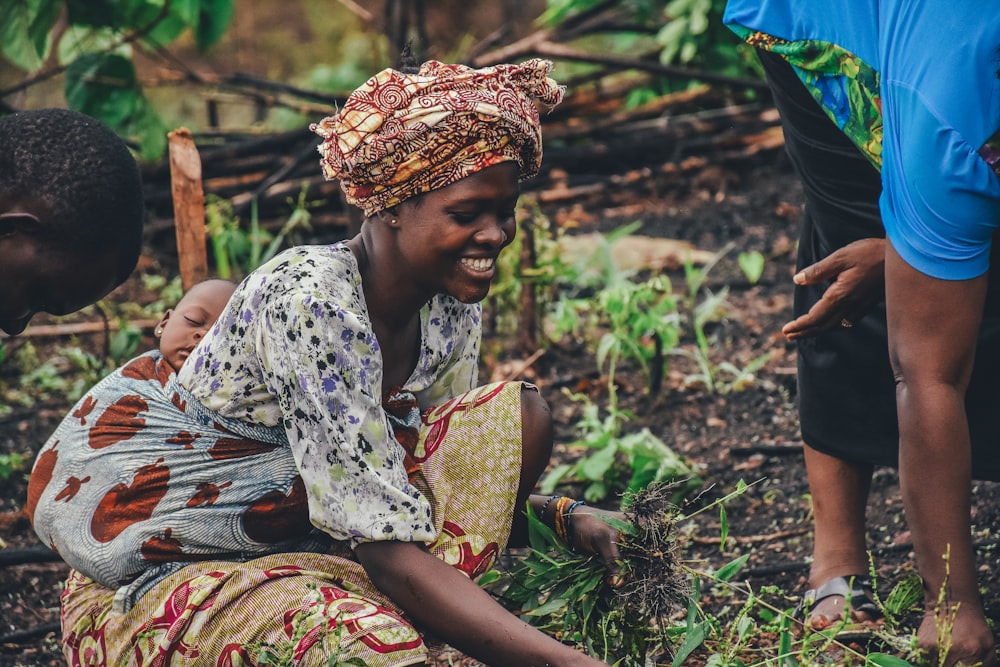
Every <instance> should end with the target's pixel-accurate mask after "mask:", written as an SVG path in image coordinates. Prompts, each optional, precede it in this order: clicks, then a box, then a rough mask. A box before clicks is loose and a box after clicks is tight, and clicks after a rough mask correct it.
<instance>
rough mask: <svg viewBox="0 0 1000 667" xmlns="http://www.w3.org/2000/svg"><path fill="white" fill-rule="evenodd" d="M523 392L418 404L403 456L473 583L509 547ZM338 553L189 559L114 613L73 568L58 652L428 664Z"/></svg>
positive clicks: (503, 388)
mask: <svg viewBox="0 0 1000 667" xmlns="http://www.w3.org/2000/svg"><path fill="white" fill-rule="evenodd" d="M523 386H524V385H522V384H521V383H519V382H515V383H499V384H495V385H489V386H486V387H482V388H480V389H477V390H473V391H471V392H468V393H467V394H465V395H463V396H460V397H458V398H455V399H453V400H451V401H449V402H447V403H445V404H442V405H440V406H437V407H435V408H434V409H432V410H429V411H426V412H425V413H424V414H423V416H422V418H421V420H420V426H419V433H418V437H417V438H416V439H415V441H414V446H413V449H412V451H408V452H407V454H408V456H409V457H410V459H411V460H412V461H413V462H414V463H415V464H416V468H415V471H414V474H413V476H412V481H413V484H414V485H415V486H416V487H417V488H419V489H420V490H421V492H422V493H423V494H424V495H425V496H426V497H428V498H432V499H433V515H434V524H435V530H436V538H435V539H434V540H433V541H432V542H431V543H430V545H429V547H430V550H431V552H432V553H433V554H434V555H435V556H437V557H438V558H440V559H441V560H443V561H445V562H447V563H448V564H450V565H452V566H453V567H455V568H457V569H459V570H461V571H462V572H464V573H465V574H467V575H468V576H469V577H470V578H472V579H478V578H479V577H480V576H481V575H482V574H483V573H484V572H486V571H487V570H488V569H489V568H490V567H491V566H492V564H493V562H494V560H495V559H496V556H497V554H498V553H499V552H500V551H502V550H503V549H505V548H506V541H507V538H508V534H509V530H510V524H511V519H512V517H513V512H514V509H515V508H514V504H515V502H516V497H517V489H518V483H519V476H520V460H521V420H520V414H521V413H520V410H521V407H520V406H521V391H522V387H523ZM206 515H207V510H206ZM343 546H344V545H340V547H343ZM338 553H340V555H330V554H319V553H286V554H273V555H268V556H264V557H261V558H257V559H254V560H251V561H249V562H245V563H237V562H231V561H229V562H227V561H208V562H200V563H193V564H189V565H187V566H185V567H184V568H183V569H181V570H180V571H178V572H176V573H174V574H172V575H170V576H168V577H167V578H166V579H163V580H162V581H160V582H159V583H158V584H157V585H156V586H155V587H153V588H152V589H151V590H150V591H149V592H147V593H146V594H145V595H144V596H143V597H142V598H141V599H140V600H139V601H138V602H137V603H136V605H135V606H133V607H132V608H131V609H130V610H129V611H128V612H126V613H124V614H122V613H115V612H113V611H112V606H113V605H112V600H113V598H114V595H115V592H114V590H112V589H109V588H105V587H103V586H101V585H100V584H98V583H96V582H94V581H93V580H91V579H88V578H87V577H85V576H83V575H82V574H79V573H73V574H72V575H71V576H70V578H69V580H68V581H67V585H66V589H65V591H64V592H63V599H62V624H63V633H64V637H63V641H64V644H63V652H64V654H65V656H66V659H67V661H68V663H69V664H70V665H71V666H74V667H75V666H77V665H88V667H110V666H112V665H114V666H118V665H130V666H136V667H139V666H141V667H146V666H153V665H156V666H160V665H168V664H169V665H172V666H173V667H194V666H198V667H208V666H211V665H215V666H216V667H236V666H242V665H255V664H258V662H259V658H260V656H261V654H262V651H263V652H270V653H271V654H272V655H275V654H277V655H282V656H288V657H290V658H291V659H292V660H293V662H292V663H291V664H296V665H301V666H304V667H305V666H312V665H316V666H320V665H322V666H324V667H325V666H326V665H328V664H343V663H345V662H347V661H348V660H352V659H360V660H361V661H363V664H365V665H368V666H369V667H390V666H396V665H411V664H421V663H424V662H426V661H427V652H428V646H427V644H428V639H425V638H423V637H421V636H420V634H419V633H418V632H417V631H416V630H415V629H414V628H413V627H412V625H411V624H410V623H409V622H408V621H407V620H406V619H405V617H404V616H403V614H402V612H401V611H400V610H399V609H398V608H397V607H396V606H395V605H393V604H392V602H390V601H389V600H388V599H386V598H385V597H384V596H383V595H382V594H381V593H379V592H378V591H377V590H376V589H375V588H374V586H373V585H372V583H371V581H370V580H369V579H368V578H367V576H366V575H365V573H364V570H363V569H362V567H361V566H360V565H359V564H358V563H357V562H356V561H354V560H352V559H350V558H349V552H344V551H342V550H340V551H338ZM334 656H336V660H335V661H334V662H332V663H331V659H332V658H334Z"/></svg>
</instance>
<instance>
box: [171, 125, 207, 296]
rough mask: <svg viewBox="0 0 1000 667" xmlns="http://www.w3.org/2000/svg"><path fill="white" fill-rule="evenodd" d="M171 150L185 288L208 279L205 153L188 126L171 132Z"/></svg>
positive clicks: (180, 258) (182, 282) (182, 275)
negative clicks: (203, 171) (202, 152)
mask: <svg viewBox="0 0 1000 667" xmlns="http://www.w3.org/2000/svg"><path fill="white" fill-rule="evenodd" d="M167 142H168V145H169V151H170V191H171V194H172V195H173V200H174V229H175V231H176V233H177V259H178V261H179V263H180V270H181V286H182V287H183V289H184V291H185V292H186V291H188V290H189V289H191V286H192V285H194V284H195V283H198V282H201V281H202V280H205V279H206V278H208V250H207V249H206V247H205V192H204V190H203V189H202V183H201V156H199V155H198V148H197V147H196V146H195V145H194V139H193V138H192V137H191V132H190V130H188V129H187V128H186V127H181V128H177V129H176V130H174V131H173V132H170V133H169V134H167Z"/></svg>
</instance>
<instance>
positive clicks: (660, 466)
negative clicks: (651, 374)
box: [540, 392, 700, 502]
mask: <svg viewBox="0 0 1000 667" xmlns="http://www.w3.org/2000/svg"><path fill="white" fill-rule="evenodd" d="M565 393H566V395H567V396H569V398H570V399H572V400H573V401H577V402H580V403H583V405H584V407H583V413H582V416H581V418H580V420H579V422H578V423H577V425H576V430H577V434H578V436H579V437H578V438H577V440H574V441H573V442H572V443H570V444H569V445H568V447H569V449H571V450H572V449H574V448H584V450H585V453H584V454H583V455H582V456H581V457H580V458H579V459H578V460H577V461H575V462H573V463H563V464H559V465H557V466H555V467H554V468H552V470H550V471H549V472H548V473H547V474H546V475H545V477H544V478H543V479H542V482H541V484H540V487H541V491H542V493H552V491H554V490H555V488H556V487H557V486H558V485H559V484H561V483H565V482H567V481H571V480H579V481H582V482H584V483H585V487H584V491H583V496H584V498H585V499H587V500H588V501H590V502H597V501H600V500H603V499H605V498H607V497H608V496H610V495H612V494H615V493H635V492H637V491H639V490H640V489H643V488H646V487H647V486H649V485H651V484H661V483H665V482H677V481H680V480H684V484H683V485H682V486H683V487H685V489H686V488H693V487H695V486H697V485H698V484H700V479H699V477H698V470H697V468H695V467H694V466H693V465H692V464H691V463H689V462H688V461H687V460H686V459H685V458H684V457H682V456H680V455H679V454H677V453H676V452H675V451H674V450H672V449H671V448H670V447H669V446H667V444H666V443H665V442H663V440H661V439H660V438H658V437H656V436H655V435H654V434H653V432H652V431H650V430H649V429H645V428H644V429H641V430H639V431H635V432H632V433H623V432H622V430H623V425H624V423H625V422H626V421H627V420H628V419H630V418H631V416H632V415H631V413H629V412H628V411H625V410H621V409H619V408H618V406H617V403H616V401H615V399H613V398H612V399H610V405H609V407H608V413H607V414H606V415H605V416H603V417H602V416H601V411H600V407H599V406H598V405H597V404H596V403H594V402H593V401H592V400H591V399H590V398H589V397H588V396H586V395H585V394H573V393H571V392H565ZM679 493H683V489H682V490H680V491H679Z"/></svg>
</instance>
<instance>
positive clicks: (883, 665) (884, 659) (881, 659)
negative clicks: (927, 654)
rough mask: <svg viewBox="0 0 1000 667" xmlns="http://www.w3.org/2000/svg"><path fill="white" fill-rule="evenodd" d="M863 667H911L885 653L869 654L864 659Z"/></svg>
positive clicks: (905, 662)
mask: <svg viewBox="0 0 1000 667" xmlns="http://www.w3.org/2000/svg"><path fill="white" fill-rule="evenodd" d="M865 665H866V666H867V665H877V666H878V667H913V666H912V665H911V664H910V663H908V662H907V661H905V660H903V659H901V658H897V657H896V656H894V655H888V654H886V653H869V654H868V655H867V656H866V657H865Z"/></svg>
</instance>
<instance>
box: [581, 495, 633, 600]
mask: <svg viewBox="0 0 1000 667" xmlns="http://www.w3.org/2000/svg"><path fill="white" fill-rule="evenodd" d="M602 516H606V517H611V518H614V519H618V520H619V521H625V515H624V514H622V513H621V512H609V511H607V510H602V509H598V508H596V507H589V506H587V505H579V506H578V507H577V508H576V510H574V511H573V515H572V518H571V519H570V521H571V522H572V527H573V529H572V533H571V537H572V540H573V544H571V545H570V546H571V547H573V549H575V550H576V551H579V552H580V553H587V554H595V555H597V556H600V558H601V560H603V561H604V565H605V567H607V569H608V583H609V584H611V585H612V586H617V585H618V584H620V583H621V581H620V572H621V562H620V561H621V553H620V552H619V550H618V544H619V543H620V542H621V538H622V536H621V532H620V531H619V530H618V529H617V528H615V527H614V526H612V525H610V524H609V523H608V522H606V521H604V520H603V519H602V518H601V517H602Z"/></svg>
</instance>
